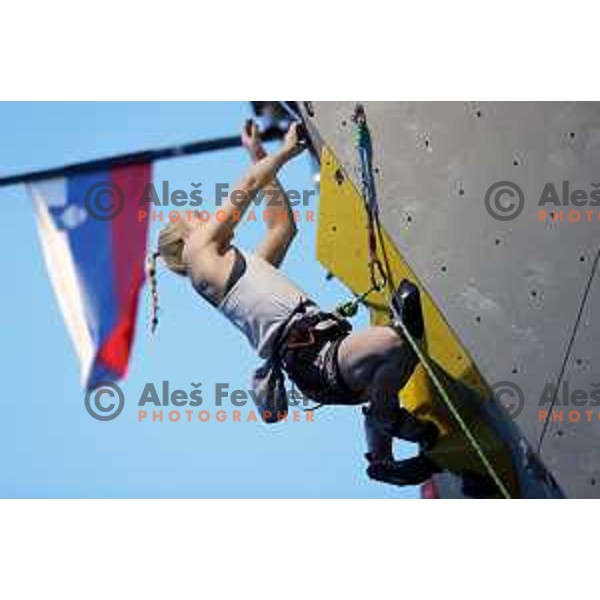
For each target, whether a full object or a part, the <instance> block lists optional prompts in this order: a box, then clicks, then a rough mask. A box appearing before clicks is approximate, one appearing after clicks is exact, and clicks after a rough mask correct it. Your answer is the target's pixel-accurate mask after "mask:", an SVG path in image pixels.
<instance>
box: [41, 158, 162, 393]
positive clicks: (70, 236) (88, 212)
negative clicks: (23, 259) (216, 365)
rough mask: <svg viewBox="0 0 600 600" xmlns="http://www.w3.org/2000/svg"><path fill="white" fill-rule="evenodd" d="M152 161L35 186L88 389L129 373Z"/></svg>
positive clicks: (57, 288) (47, 255) (53, 274)
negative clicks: (141, 214)
mask: <svg viewBox="0 0 600 600" xmlns="http://www.w3.org/2000/svg"><path fill="white" fill-rule="evenodd" d="M151 171H152V168H151V165H149V164H141V165H140V164H136V165H128V166H119V167H113V168H111V169H109V170H106V171H98V172H94V173H82V174H76V175H73V176H70V177H65V178H62V179H52V180H47V181H43V182H41V183H35V184H30V186H29V187H30V191H31V194H32V197H33V202H34V205H35V210H36V214H37V224H38V229H39V234H40V239H41V243H42V249H43V255H44V260H45V263H46V267H47V269H48V273H49V275H50V280H51V282H52V286H53V288H54V292H55V294H56V297H57V299H58V303H59V306H60V309H61V312H62V314H63V317H64V319H65V322H66V325H67V329H68V331H69V335H70V337H71V339H72V341H73V344H74V346H75V349H76V352H77V355H78V357H79V361H80V364H81V378H82V383H83V385H84V386H85V387H91V386H93V385H94V384H96V383H98V382H99V381H104V380H108V381H112V380H116V379H119V378H121V377H123V376H124V374H125V372H126V370H127V363H128V360H129V354H130V351H131V345H132V341H133V335H134V328H135V319H136V313H137V306H138V297H139V292H140V288H141V287H142V284H143V282H144V277H145V268H144V265H145V256H146V240H147V230H148V220H147V219H142V220H140V219H138V208H139V200H140V198H141V197H142V194H144V192H145V190H146V189H147V185H148V184H149V183H150V180H151Z"/></svg>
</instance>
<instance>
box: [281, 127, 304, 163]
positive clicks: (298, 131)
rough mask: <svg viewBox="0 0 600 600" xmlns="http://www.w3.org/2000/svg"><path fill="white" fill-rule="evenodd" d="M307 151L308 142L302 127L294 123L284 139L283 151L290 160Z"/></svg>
mask: <svg viewBox="0 0 600 600" xmlns="http://www.w3.org/2000/svg"><path fill="white" fill-rule="evenodd" d="M305 149H306V142H305V141H304V136H303V135H302V125H301V124H300V123H292V124H291V125H290V128H289V129H288V130H287V133H286V134H285V137H284V138H283V148H282V151H283V152H284V153H285V155H286V158H287V159H288V160H289V159H290V158H293V157H294V156H297V155H298V154H300V153H301V152H303V151H304V150H305Z"/></svg>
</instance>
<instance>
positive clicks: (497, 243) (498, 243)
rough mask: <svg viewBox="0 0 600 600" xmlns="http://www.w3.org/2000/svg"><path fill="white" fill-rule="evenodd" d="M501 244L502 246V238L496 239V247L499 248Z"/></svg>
mask: <svg viewBox="0 0 600 600" xmlns="http://www.w3.org/2000/svg"><path fill="white" fill-rule="evenodd" d="M500 244H501V240H500V238H496V246H499V245H500Z"/></svg>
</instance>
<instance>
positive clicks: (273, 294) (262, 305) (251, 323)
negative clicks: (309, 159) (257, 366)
mask: <svg viewBox="0 0 600 600" xmlns="http://www.w3.org/2000/svg"><path fill="white" fill-rule="evenodd" d="M241 253H242V255H243V257H244V259H245V261H246V269H245V271H244V272H243V274H242V275H241V277H239V279H237V281H236V282H235V283H234V284H233V286H232V287H231V289H230V290H229V291H228V292H227V294H226V296H225V298H223V301H222V302H221V303H220V304H219V305H218V306H217V308H218V309H219V311H220V312H221V313H223V315H225V317H226V318H227V319H228V320H229V321H231V322H232V323H233V324H234V325H235V326H236V327H237V328H238V329H240V330H241V331H242V332H243V333H244V334H245V336H246V337H247V338H248V341H249V342H250V344H251V345H252V346H253V348H255V349H256V350H257V351H258V354H259V356H260V357H261V358H268V357H269V356H270V354H271V351H272V346H273V341H274V340H275V337H276V335H277V332H278V330H279V328H280V327H281V325H283V324H284V323H285V322H286V321H287V319H288V318H289V316H290V314H291V313H292V312H293V311H294V309H296V307H297V306H298V304H299V303H300V302H302V301H307V300H308V297H307V296H306V294H304V292H302V291H301V290H300V289H299V288H298V287H297V286H296V285H294V284H293V283H292V282H291V281H290V280H289V279H288V278H287V277H285V275H283V273H281V271H279V269H276V268H275V267H274V266H273V265H271V264H270V263H269V262H267V261H266V260H264V259H262V258H260V257H259V256H256V255H254V254H250V253H247V252H244V251H241ZM313 307H314V308H313ZM312 310H314V311H318V307H317V306H316V305H313V306H309V307H308V309H307V312H311V311H312ZM299 316H300V315H299Z"/></svg>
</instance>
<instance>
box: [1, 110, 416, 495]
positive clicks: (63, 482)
mask: <svg viewBox="0 0 600 600" xmlns="http://www.w3.org/2000/svg"><path fill="white" fill-rule="evenodd" d="M249 115H250V108H249V105H248V103H244V102H239V103H238V102H219V103H204V102H197V103H192V102H185V103H159V102H156V103H155V102H141V103H137V102H134V103H95V102H88V103H3V104H2V105H0V130H1V131H2V134H3V135H2V137H1V138H0V173H1V174H3V175H4V174H12V173H17V172H21V171H26V170H32V169H41V168H49V167H54V166H59V165H62V164H66V163H71V162H77V161H83V160H89V159H92V158H97V157H103V156H109V155H111V154H115V153H122V152H130V151H135V150H139V149H145V148H155V147H161V146H167V145H171V144H176V143H184V142H189V141H192V140H196V139H204V138H211V137H217V136H223V135H231V134H233V133H237V131H238V129H239V127H240V124H241V123H242V121H243V119H244V118H246V117H248V116H249ZM246 165H247V158H246V156H245V154H244V153H243V151H242V150H229V151H225V152H221V153H214V154H210V155H202V156H195V157H188V158H183V159H175V160H169V161H164V162H161V163H157V164H155V168H154V181H155V182H161V181H163V180H168V181H169V182H170V184H171V187H172V188H173V189H174V188H176V187H179V188H181V189H187V190H189V189H190V182H198V181H201V182H202V184H203V190H205V191H206V190H210V189H214V186H215V184H216V183H221V182H232V181H233V180H234V179H235V178H236V176H237V175H239V173H240V172H241V171H242V170H243V169H244V167H245V166H246ZM282 180H283V182H284V183H285V185H287V186H288V187H290V188H295V189H299V190H302V189H305V188H307V187H309V186H311V185H312V173H311V167H310V164H309V161H308V159H307V158H306V157H299V158H297V159H296V160H295V162H294V163H293V164H291V165H288V166H287V167H286V168H285V170H284V171H283V173H282ZM204 197H205V198H208V194H206V193H205V194H204ZM0 201H1V202H2V208H3V211H4V213H3V216H4V226H3V236H2V237H3V240H2V246H3V250H4V251H3V252H2V254H1V255H0V267H1V269H2V273H3V276H4V286H3V291H2V294H1V295H0V320H1V327H0V331H1V335H2V344H1V346H0V348H1V350H0V352H1V353H2V372H3V373H4V377H3V393H2V397H1V399H0V403H1V406H2V418H1V419H0V449H1V451H2V459H0V497H61V498H62V497H76V498H79V497H82V498H85V497H100V498H105V497H107V498H110V497H132V498H139V497H157V498H180V497H181V498H184V497H185V498H187V497H192V498H195V497H199V498H221V497H228V498H229V497H231V498H288V497H293V498H398V497H415V496H416V493H415V490H414V489H410V490H399V489H397V488H393V487H390V486H385V485H381V484H376V483H374V482H371V481H370V480H368V478H367V477H366V475H365V474H364V467H365V464H364V459H363V454H364V452H365V448H364V439H363V430H362V420H361V415H360V411H359V409H357V408H345V407H330V408H324V409H321V410H319V411H317V412H316V413H315V423H312V424H311V423H308V424H307V423H299V424H293V423H288V424H287V425H286V424H279V425H276V426H274V427H273V426H272V427H269V426H265V425H263V424H256V423H232V422H231V421H228V422H226V423H216V422H215V421H214V420H211V421H210V422H209V423H198V422H192V423H181V422H180V423H162V424H157V423H154V424H153V423H149V422H146V423H138V422H137V421H136V414H137V412H136V404H137V400H138V399H139V397H140V395H141V393H142V390H143V388H144V385H145V384H146V382H152V383H154V384H156V386H157V387H159V386H160V384H161V382H162V381H163V380H169V381H170V384H171V388H179V389H183V390H186V391H190V389H191V386H190V384H191V382H198V381H201V382H202V383H203V389H204V390H205V393H204V394H203V396H204V398H205V406H204V408H206V409H207V410H211V411H212V412H213V413H214V412H215V410H216V409H215V408H214V395H213V394H211V393H210V390H212V389H213V388H214V385H215V384H216V383H217V382H227V383H229V384H230V386H231V388H240V389H248V387H249V379H250V375H251V373H252V371H253V369H254V368H256V366H257V364H258V359H257V358H256V357H255V356H254V354H253V352H252V349H251V348H250V346H249V345H248V344H247V342H246V341H245V339H244V338H243V337H242V336H241V334H240V333H239V332H237V331H236V330H234V329H233V328H232V327H231V326H228V324H227V323H226V321H225V320H224V319H223V318H222V317H221V316H220V315H218V314H216V313H215V312H214V310H213V309H211V308H210V307H209V306H205V305H204V304H203V303H202V301H201V300H200V299H199V298H197V297H196V296H195V295H194V294H193V293H192V291H191V288H190V287H189V285H188V284H187V283H186V282H185V281H183V280H180V279H179V278H177V277H176V276H174V275H171V274H170V273H168V272H166V271H162V272H161V273H160V275H159V294H160V304H161V306H162V307H163V310H162V313H161V319H160V325H159V328H158V332H157V335H156V336H155V338H153V339H151V338H150V337H149V335H148V333H147V318H148V312H149V308H148V306H149V303H148V298H147V294H146V293H144V298H143V301H142V304H141V310H140V313H139V316H138V329H137V337H136V341H135V345H134V348H133V353H132V359H131V364H130V370H129V375H128V377H127V378H126V379H125V380H124V382H123V383H122V388H123V390H124V393H125V396H126V399H127V402H126V406H125V409H124V411H123V413H122V414H121V415H120V416H119V417H118V418H117V419H115V420H114V421H110V422H99V421H96V420H94V419H92V418H91V417H90V416H89V415H88V413H87V412H86V410H85V408H84V394H83V391H82V389H81V387H80V385H79V372H78V362H77V359H76V356H75V353H74V350H73V349H72V347H71V344H70V341H69V339H68V336H67V332H66V328H65V326H64V324H63V321H62V317H61V315H60V312H59V310H58V306H57V303H56V300H55V298H54V295H53V292H52V290H51V287H50V283H49V279H48V277H47V275H46V272H45V268H44V265H43V261H42V255H41V250H40V244H39V241H38V238H37V232H36V229H35V223H34V215H33V210H32V205H31V201H30V198H29V196H28V195H27V193H26V191H25V189H24V188H23V187H11V188H4V189H0ZM310 208H311V209H313V210H316V209H317V205H316V203H313V205H312V206H311V207H310ZM157 230H158V224H155V225H154V226H153V227H152V229H151V232H150V238H151V241H152V242H153V243H154V242H155V240H156V235H157ZM261 231H262V230H261V229H260V227H258V226H257V225H256V224H252V225H251V226H246V227H245V228H244V227H242V228H241V229H240V231H239V236H238V243H239V244H240V245H241V246H243V247H247V248H250V249H251V248H252V247H253V245H254V244H255V243H256V241H257V239H258V237H259V235H260V233H261ZM315 233H316V229H315V225H313V224H310V223H301V224H300V235H299V236H298V238H297V240H296V242H295V245H294V247H293V249H292V250H291V253H290V256H289V258H288V259H287V261H286V263H285V267H284V269H285V271H286V272H287V273H288V275H289V276H291V277H292V278H293V279H294V280H296V281H297V282H298V283H299V284H300V286H301V287H302V288H303V289H304V290H305V291H306V292H308V293H309V294H310V295H312V296H313V297H314V298H316V299H317V300H318V301H319V302H320V303H321V304H322V306H323V307H325V308H330V307H333V306H335V304H337V303H338V302H339V301H340V300H342V299H345V297H346V295H347V291H346V290H345V289H344V288H343V286H341V285H340V284H339V283H337V282H335V281H326V280H325V271H324V270H323V268H322V267H321V266H320V265H319V264H318V262H317V261H316V258H315V250H314V248H315ZM365 323H366V315H365V314H364V313H363V314H361V315H360V317H359V318H358V319H357V320H355V326H361V325H364V324H365ZM207 390H208V391H209V393H207V392H206V391H207ZM406 452H410V447H409V446H405V447H400V448H398V449H397V455H398V456H402V455H403V454H404V453H406Z"/></svg>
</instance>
